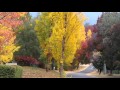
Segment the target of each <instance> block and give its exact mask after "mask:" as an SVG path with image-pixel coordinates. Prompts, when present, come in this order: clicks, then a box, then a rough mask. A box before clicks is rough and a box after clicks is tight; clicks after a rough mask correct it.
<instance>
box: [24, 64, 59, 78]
mask: <svg viewBox="0 0 120 90" xmlns="http://www.w3.org/2000/svg"><path fill="white" fill-rule="evenodd" d="M22 78H59V73H58V72H55V71H48V72H46V70H45V69H41V68H37V67H28V66H24V67H23V76H22Z"/></svg>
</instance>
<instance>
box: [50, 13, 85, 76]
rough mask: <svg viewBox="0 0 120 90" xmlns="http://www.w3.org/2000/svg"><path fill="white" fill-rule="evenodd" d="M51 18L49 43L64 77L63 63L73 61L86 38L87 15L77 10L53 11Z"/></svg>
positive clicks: (68, 63)
mask: <svg viewBox="0 0 120 90" xmlns="http://www.w3.org/2000/svg"><path fill="white" fill-rule="evenodd" d="M50 18H51V21H52V22H53V26H52V34H51V37H50V39H49V43H50V45H51V51H52V55H53V57H54V58H55V59H56V60H57V62H58V65H59V66H60V76H61V77H62V74H63V65H65V64H67V65H70V63H72V61H73V59H74V55H75V52H76V50H77V48H79V47H80V46H79V44H80V43H81V42H82V41H84V40H85V31H84V21H85V16H84V15H83V13H76V12H52V13H50Z"/></svg>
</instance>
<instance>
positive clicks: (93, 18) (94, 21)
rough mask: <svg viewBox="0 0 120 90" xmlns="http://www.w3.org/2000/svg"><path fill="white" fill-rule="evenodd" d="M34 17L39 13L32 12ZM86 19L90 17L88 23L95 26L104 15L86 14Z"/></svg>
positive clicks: (96, 13) (97, 13)
mask: <svg viewBox="0 0 120 90" xmlns="http://www.w3.org/2000/svg"><path fill="white" fill-rule="evenodd" d="M30 13H31V15H32V16H33V17H35V16H37V13H38V12H30ZM84 13H85V15H86V17H88V20H87V21H86V22H88V23H90V24H92V25H93V24H95V23H96V21H97V18H98V17H99V16H100V15H101V14H102V12H84Z"/></svg>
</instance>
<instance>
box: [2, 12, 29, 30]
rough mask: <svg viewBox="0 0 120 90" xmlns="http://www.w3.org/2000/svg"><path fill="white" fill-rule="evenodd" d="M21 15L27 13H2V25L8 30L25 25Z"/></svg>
mask: <svg viewBox="0 0 120 90" xmlns="http://www.w3.org/2000/svg"><path fill="white" fill-rule="evenodd" d="M21 14H27V12H0V24H2V25H3V26H6V27H8V28H16V27H17V26H19V25H21V24H22V23H23V21H22V20H20V17H21Z"/></svg>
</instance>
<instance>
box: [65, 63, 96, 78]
mask: <svg viewBox="0 0 120 90" xmlns="http://www.w3.org/2000/svg"><path fill="white" fill-rule="evenodd" d="M94 70H95V68H94V67H93V66H92V65H90V66H89V67H88V68H86V69H85V70H83V71H81V72H77V73H69V74H67V77H68V78H96V77H95V76H87V74H88V73H90V72H92V71H94Z"/></svg>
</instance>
